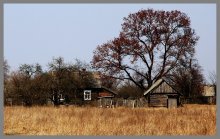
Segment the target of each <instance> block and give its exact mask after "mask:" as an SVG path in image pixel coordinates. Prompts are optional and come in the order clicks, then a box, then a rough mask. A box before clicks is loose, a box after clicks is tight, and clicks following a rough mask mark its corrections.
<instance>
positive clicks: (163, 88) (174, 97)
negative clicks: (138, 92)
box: [144, 78, 181, 108]
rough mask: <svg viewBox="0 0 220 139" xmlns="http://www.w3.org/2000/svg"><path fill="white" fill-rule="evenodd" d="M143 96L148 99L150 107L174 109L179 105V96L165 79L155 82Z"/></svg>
mask: <svg viewBox="0 0 220 139" xmlns="http://www.w3.org/2000/svg"><path fill="white" fill-rule="evenodd" d="M144 96H145V97H146V98H147V99H148V105H149V106H150V107H167V108H176V107H178V106H179V105H180V96H181V94H180V93H178V92H177V91H176V90H175V89H174V88H173V87H172V86H171V85H170V84H169V83H168V82H166V81H165V79H163V78H162V79H159V80H157V81H156V82H155V83H154V84H153V85H152V86H151V87H150V88H149V89H148V90H147V91H146V92H144Z"/></svg>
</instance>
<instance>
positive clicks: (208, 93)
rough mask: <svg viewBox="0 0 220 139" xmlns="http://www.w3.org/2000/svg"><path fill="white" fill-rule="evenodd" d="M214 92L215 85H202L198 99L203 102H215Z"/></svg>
mask: <svg viewBox="0 0 220 139" xmlns="http://www.w3.org/2000/svg"><path fill="white" fill-rule="evenodd" d="M215 95H216V93H215V87H214V86H213V85H204V86H203V92H202V96H201V97H200V99H201V100H202V102H203V103H205V104H215V103H216V100H215V99H216V96H215Z"/></svg>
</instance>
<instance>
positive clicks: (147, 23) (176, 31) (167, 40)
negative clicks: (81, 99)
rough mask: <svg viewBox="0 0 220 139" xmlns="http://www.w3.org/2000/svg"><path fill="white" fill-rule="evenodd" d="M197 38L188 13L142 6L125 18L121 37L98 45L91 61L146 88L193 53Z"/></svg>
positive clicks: (110, 72) (100, 68) (108, 71)
mask: <svg viewBox="0 0 220 139" xmlns="http://www.w3.org/2000/svg"><path fill="white" fill-rule="evenodd" d="M197 40H198V36H196V33H195V31H194V30H193V29H192V28H191V27H190V18H189V17H188V16H187V15H186V14H185V13H183V12H180V11H177V10H175V11H162V10H153V9H147V10H140V11H138V12H137V13H133V14H129V16H128V17H126V18H124V23H123V24H122V31H121V32H120V35H119V37H118V38H115V39H113V40H111V41H108V42H107V43H104V44H102V45H99V46H98V47H97V48H96V50H95V51H94V56H93V60H92V64H93V67H94V68H95V69H97V70H99V71H100V72H102V73H103V74H105V75H106V76H109V77H113V78H115V79H119V80H130V81H132V82H133V83H134V84H135V85H136V86H138V87H139V88H140V89H141V90H146V89H147V88H148V87H150V86H151V85H152V84H153V83H154V82H156V81H157V80H158V79H160V78H161V77H164V76H165V75H167V74H168V73H169V72H170V71H171V70H172V69H174V68H175V67H176V66H177V65H178V64H179V62H180V61H181V60H182V61H186V60H187V59H188V58H191V57H193V55H194V53H195V44H196V42H197ZM137 75H138V76H139V77H138V78H136V77H137Z"/></svg>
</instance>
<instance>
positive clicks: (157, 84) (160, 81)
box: [144, 79, 163, 95]
mask: <svg viewBox="0 0 220 139" xmlns="http://www.w3.org/2000/svg"><path fill="white" fill-rule="evenodd" d="M162 82H163V79H159V80H157V81H156V82H155V83H154V84H152V85H151V87H150V88H149V89H148V90H147V91H145V92H144V95H146V94H148V93H149V92H150V91H152V90H153V89H154V88H156V87H157V86H159V85H160V84H161V83H162Z"/></svg>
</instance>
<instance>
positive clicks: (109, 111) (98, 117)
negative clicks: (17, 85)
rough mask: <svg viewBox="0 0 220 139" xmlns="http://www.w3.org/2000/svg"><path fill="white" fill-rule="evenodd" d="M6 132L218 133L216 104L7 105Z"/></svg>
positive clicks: (66, 133) (5, 109)
mask: <svg viewBox="0 0 220 139" xmlns="http://www.w3.org/2000/svg"><path fill="white" fill-rule="evenodd" d="M3 132H4V134H5V135H98V136H99V135H104V136H108V135H135V136H152V135H216V106H215V105H185V106H184V107H181V108H178V109H166V108H134V109H132V108H114V109H113V108H94V107H86V108H82V107H74V106H69V107H65V106H64V107H59V108H55V107H49V106H48V107H30V108H26V107H18V106H16V107H5V108H4V131H3Z"/></svg>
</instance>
